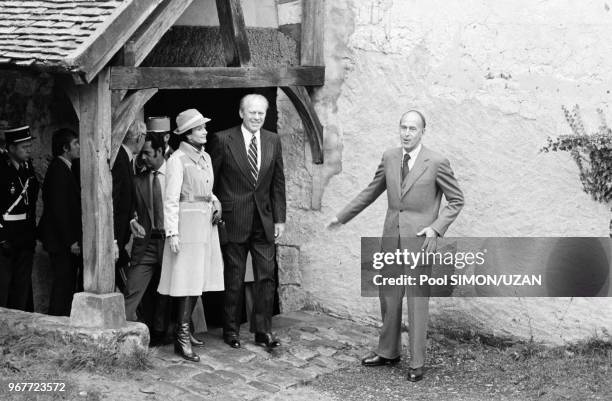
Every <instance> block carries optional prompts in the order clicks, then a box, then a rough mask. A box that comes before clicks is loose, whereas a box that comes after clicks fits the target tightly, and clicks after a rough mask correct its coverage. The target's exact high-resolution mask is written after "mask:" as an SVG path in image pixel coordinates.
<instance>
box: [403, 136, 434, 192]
mask: <svg viewBox="0 0 612 401" xmlns="http://www.w3.org/2000/svg"><path fill="white" fill-rule="evenodd" d="M400 154H401V151H400ZM429 157H430V152H429V149H427V148H426V147H425V146H423V147H421V151H420V152H419V154H418V155H417V158H416V160H415V161H414V165H413V166H412V169H411V170H410V171H409V172H408V175H407V176H406V179H405V180H404V181H403V182H402V192H401V194H402V196H404V195H405V194H406V193H407V192H408V191H409V190H410V188H411V187H412V185H414V183H415V182H416V181H417V180H418V179H419V177H421V176H422V175H423V173H424V172H425V171H426V170H427V168H428V167H429ZM400 164H401V161H400ZM400 171H401V169H400ZM400 174H401V173H400Z"/></svg>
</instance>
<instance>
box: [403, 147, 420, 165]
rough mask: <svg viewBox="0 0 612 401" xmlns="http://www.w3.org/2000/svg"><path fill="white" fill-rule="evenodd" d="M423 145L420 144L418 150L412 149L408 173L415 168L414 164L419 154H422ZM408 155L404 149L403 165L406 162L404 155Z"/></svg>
mask: <svg viewBox="0 0 612 401" xmlns="http://www.w3.org/2000/svg"><path fill="white" fill-rule="evenodd" d="M422 147H423V145H422V144H420V143H419V144H418V145H417V147H416V148H414V149H412V150H411V151H410V152H408V154H409V155H410V159H408V171H410V170H412V167H414V163H415V162H416V158H417V157H418V156H419V152H421V148H422ZM405 154H406V150H405V149H404V148H402V163H403V160H404V155H405Z"/></svg>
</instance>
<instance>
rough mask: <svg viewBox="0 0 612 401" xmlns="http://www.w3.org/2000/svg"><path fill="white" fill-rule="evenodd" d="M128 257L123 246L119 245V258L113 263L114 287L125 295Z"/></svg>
mask: <svg viewBox="0 0 612 401" xmlns="http://www.w3.org/2000/svg"><path fill="white" fill-rule="evenodd" d="M129 263H130V255H129V254H128V253H127V251H126V250H125V244H123V246H121V245H119V258H118V259H117V261H116V262H115V287H117V289H118V290H119V292H121V293H122V294H123V295H125V292H126V286H127V270H128V268H129Z"/></svg>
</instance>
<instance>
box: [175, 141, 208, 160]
mask: <svg viewBox="0 0 612 401" xmlns="http://www.w3.org/2000/svg"><path fill="white" fill-rule="evenodd" d="M179 149H180V150H181V151H182V152H183V153H185V154H186V155H187V157H189V158H190V159H191V160H193V162H194V163H198V162H199V161H200V160H202V159H203V160H204V161H206V158H205V157H204V147H202V150H201V151H199V150H197V149H196V148H194V147H193V146H191V145H190V144H188V143H187V142H181V144H180V145H179Z"/></svg>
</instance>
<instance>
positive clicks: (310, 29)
mask: <svg viewBox="0 0 612 401" xmlns="http://www.w3.org/2000/svg"><path fill="white" fill-rule="evenodd" d="M324 21H325V0H304V1H302V41H301V44H300V64H301V65H325V52H324V47H323V45H324V41H323V39H324V36H323V33H324V31H325V24H324Z"/></svg>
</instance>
